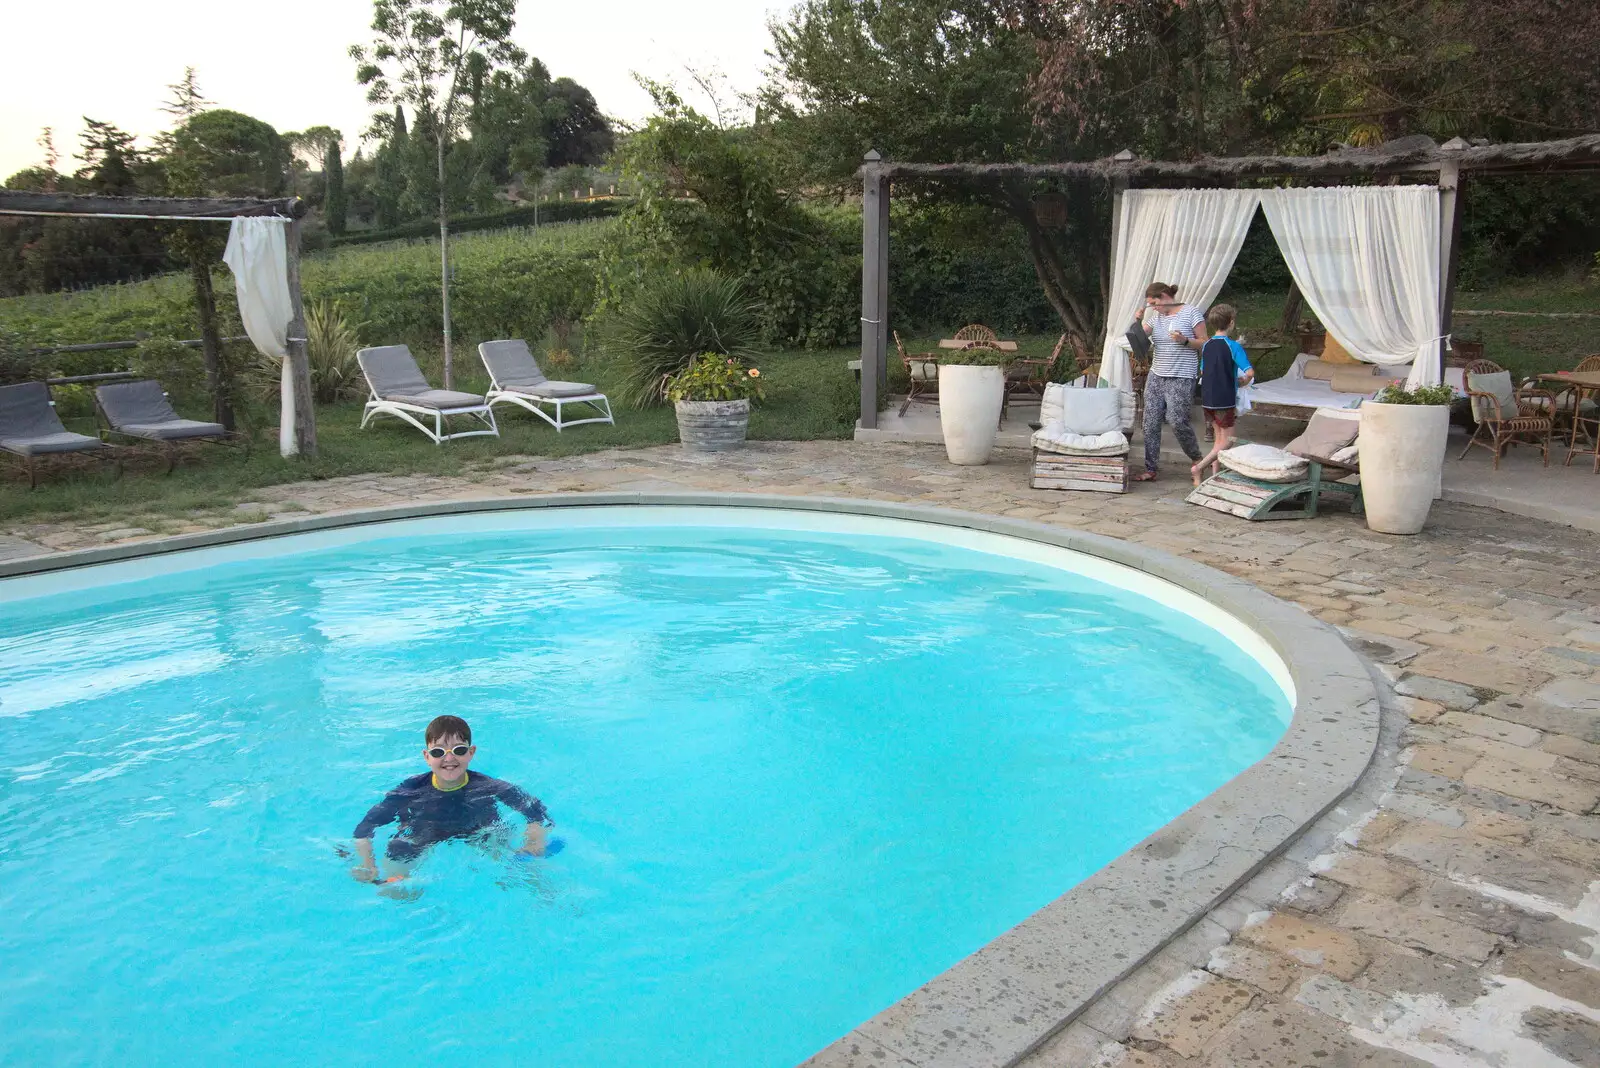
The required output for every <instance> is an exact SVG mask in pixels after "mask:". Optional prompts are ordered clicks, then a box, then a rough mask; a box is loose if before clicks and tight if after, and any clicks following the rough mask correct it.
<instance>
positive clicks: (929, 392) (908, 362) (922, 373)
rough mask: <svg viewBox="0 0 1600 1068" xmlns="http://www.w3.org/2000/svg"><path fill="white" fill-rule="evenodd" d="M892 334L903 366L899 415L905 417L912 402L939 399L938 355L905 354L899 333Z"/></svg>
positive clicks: (932, 353)
mask: <svg viewBox="0 0 1600 1068" xmlns="http://www.w3.org/2000/svg"><path fill="white" fill-rule="evenodd" d="M892 333H893V334H894V347H895V349H896V350H898V351H899V353H900V362H901V363H902V364H903V365H905V369H906V378H907V379H908V382H907V385H906V399H905V402H904V403H902V404H901V405H900V414H901V415H905V414H906V410H907V409H908V408H910V407H911V402H912V401H914V400H923V401H937V400H938V399H939V354H938V353H937V352H907V351H906V347H905V344H904V343H903V342H902V341H901V340H900V331H898V330H895V331H892Z"/></svg>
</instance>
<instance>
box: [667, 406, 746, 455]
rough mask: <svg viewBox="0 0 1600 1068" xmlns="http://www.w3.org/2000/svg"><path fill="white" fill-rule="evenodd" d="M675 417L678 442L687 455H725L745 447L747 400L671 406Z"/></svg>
mask: <svg viewBox="0 0 1600 1068" xmlns="http://www.w3.org/2000/svg"><path fill="white" fill-rule="evenodd" d="M673 408H674V410H675V411H676V412H677V414H678V440H679V441H681V442H683V447H684V448H685V449H688V450H689V451H690V452H727V451H728V450H729V449H739V448H743V447H744V438H745V434H746V432H747V431H748V430H749V429H750V401H749V399H748V398H745V397H740V398H739V399H738V400H717V401H690V400H681V401H678V402H677V403H676V404H674V405H673Z"/></svg>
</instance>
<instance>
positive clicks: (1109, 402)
mask: <svg viewBox="0 0 1600 1068" xmlns="http://www.w3.org/2000/svg"><path fill="white" fill-rule="evenodd" d="M1121 394H1122V391H1121V390H1119V389H1064V390H1062V391H1061V424H1062V426H1064V427H1066V428H1067V429H1068V430H1070V431H1072V432H1073V433H1075V434H1105V433H1108V432H1109V431H1113V430H1121V429H1122V396H1121ZM1040 414H1041V415H1042V414H1043V413H1042V412H1041V413H1040ZM1040 421H1041V422H1043V420H1040Z"/></svg>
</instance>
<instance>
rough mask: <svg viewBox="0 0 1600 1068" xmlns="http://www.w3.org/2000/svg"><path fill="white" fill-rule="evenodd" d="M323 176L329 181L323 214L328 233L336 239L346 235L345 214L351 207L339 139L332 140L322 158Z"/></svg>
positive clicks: (323, 204) (323, 203)
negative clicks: (346, 193) (347, 195)
mask: <svg viewBox="0 0 1600 1068" xmlns="http://www.w3.org/2000/svg"><path fill="white" fill-rule="evenodd" d="M322 176H323V178H324V179H325V180H326V181H327V183H328V186H327V196H326V197H325V198H324V200H323V202H322V212H323V215H324V216H325V217H326V219H327V223H328V233H330V234H332V235H333V236H335V237H338V236H339V235H340V234H342V233H344V224H345V212H346V210H347V208H348V206H349V202H348V200H347V199H346V198H345V192H344V162H343V161H342V160H341V159H340V158H339V139H338V138H337V137H335V138H330V139H329V141H328V151H327V154H326V155H324V156H323V158H322Z"/></svg>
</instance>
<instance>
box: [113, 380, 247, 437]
mask: <svg viewBox="0 0 1600 1068" xmlns="http://www.w3.org/2000/svg"><path fill="white" fill-rule="evenodd" d="M94 393H95V397H96V398H97V399H98V400H99V401H100V410H101V411H103V412H105V413H106V420H107V421H108V422H109V423H110V424H111V428H112V429H113V430H115V431H117V432H118V433H119V434H127V435H128V436H129V437H134V438H148V439H150V440H152V441H182V440H184V439H186V438H220V437H226V436H227V433H228V431H227V428H226V427H224V426H223V425H222V424H221V423H202V422H200V421H199V420H197V419H184V418H182V417H181V416H179V415H178V413H177V412H175V411H173V410H172V405H171V404H170V403H169V402H168V401H167V395H166V392H165V391H164V390H162V388H161V383H160V382H156V381H153V380H151V379H143V380H141V381H138V382H113V383H111V384H109V385H105V386H98V387H96V389H95V391H94Z"/></svg>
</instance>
